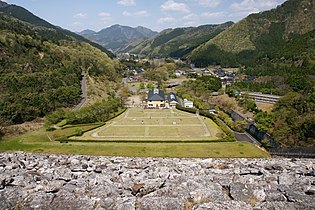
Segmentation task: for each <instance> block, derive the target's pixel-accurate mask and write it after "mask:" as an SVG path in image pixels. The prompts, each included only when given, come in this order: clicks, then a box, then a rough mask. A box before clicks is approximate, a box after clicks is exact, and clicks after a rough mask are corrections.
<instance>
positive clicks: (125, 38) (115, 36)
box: [79, 24, 157, 51]
mask: <svg viewBox="0 0 315 210" xmlns="http://www.w3.org/2000/svg"><path fill="white" fill-rule="evenodd" d="M87 32H88V33H87ZM91 32H92V31H90V30H89V31H87V30H84V31H82V32H80V33H79V34H80V35H82V36H84V37H86V38H87V39H89V40H92V41H94V42H96V43H98V44H100V45H102V46H104V47H106V48H107V49H111V50H113V51H117V50H119V49H120V48H123V47H125V46H126V45H127V44H128V43H130V42H133V41H135V40H138V39H146V38H149V37H151V36H154V35H155V34H157V32H155V31H152V30H150V29H148V28H145V27H142V26H138V27H136V28H132V27H129V26H121V25H117V24H116V25H113V26H110V27H108V28H105V29H102V30H101V31H99V32H94V33H91Z"/></svg>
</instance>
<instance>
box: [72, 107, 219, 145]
mask: <svg viewBox="0 0 315 210" xmlns="http://www.w3.org/2000/svg"><path fill="white" fill-rule="evenodd" d="M223 136H224V133H223V132H222V130H221V129H220V128H219V127H218V126H217V125H216V124H215V123H214V122H213V121H212V120H210V119H208V118H204V117H200V116H197V115H195V114H190V113H186V112H182V111H179V110H175V109H174V110H173V109H164V110H148V109H140V108H131V109H128V110H127V111H126V112H125V113H124V115H123V116H119V117H118V118H116V119H113V120H111V121H110V122H107V123H106V125H105V126H103V127H100V128H98V129H95V130H92V131H89V132H87V133H85V134H84V135H83V136H80V137H72V138H71V139H73V140H82V141H84V140H99V141H120V140H121V141H137V142H138V141H143V142H145V141H150V142H151V141H157V142H163V141H172V142H173V141H179V142H185V141H189V142H191V141H215V140H219V139H221V138H222V137H223Z"/></svg>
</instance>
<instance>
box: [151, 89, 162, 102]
mask: <svg viewBox="0 0 315 210" xmlns="http://www.w3.org/2000/svg"><path fill="white" fill-rule="evenodd" d="M147 100H148V101H164V100H165V94H164V91H163V90H159V89H156V88H155V89H154V90H149V93H148V99H147Z"/></svg>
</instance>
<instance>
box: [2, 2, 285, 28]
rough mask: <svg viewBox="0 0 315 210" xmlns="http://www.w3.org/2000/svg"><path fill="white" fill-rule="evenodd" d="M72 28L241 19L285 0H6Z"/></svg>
mask: <svg viewBox="0 0 315 210" xmlns="http://www.w3.org/2000/svg"><path fill="white" fill-rule="evenodd" d="M2 1H5V2H8V3H10V4H16V5H19V6H23V7H25V8H26V9H28V10H30V11H31V12H32V13H34V14H35V15H37V16H39V17H41V18H43V19H45V20H47V21H48V22H50V23H52V24H54V25H58V26H61V27H63V28H66V29H69V30H72V31H82V30H84V29H92V30H95V31H99V30H101V29H103V28H106V27H108V26H111V25H113V24H120V25H128V26H132V27H135V26H145V27H148V28H150V29H152V30H156V31H161V30H163V29H166V28H175V27H186V26H199V25H203V24H217V23H224V22H227V21H230V20H231V21H234V22H237V21H239V20H241V19H242V18H244V17H246V16H247V15H248V14H251V13H257V12H260V11H265V10H269V9H271V8H275V7H276V6H277V5H280V4H282V3H283V2H284V1H285V0H2Z"/></svg>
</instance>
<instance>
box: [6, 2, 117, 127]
mask: <svg viewBox="0 0 315 210" xmlns="http://www.w3.org/2000/svg"><path fill="white" fill-rule="evenodd" d="M0 7H1V8H0V9H1V11H2V12H0V32H1V33H0V119H1V122H0V123H3V121H5V122H6V123H9V124H10V123H22V122H25V121H29V120H32V119H34V118H36V117H43V116H45V115H46V114H47V113H49V112H51V111H53V110H55V109H56V108H58V107H72V106H73V105H75V104H76V103H78V101H79V100H80V98H81V87H80V80H81V74H82V71H86V72H88V74H89V75H90V76H93V77H95V78H102V79H103V80H107V81H117V80H118V78H119V77H120V74H119V72H118V71H119V64H118V63H116V62H114V61H113V60H112V59H111V58H109V57H108V56H107V54H106V53H104V52H103V51H101V50H99V49H97V48H95V47H93V46H91V45H90V44H89V43H86V42H83V41H82V40H84V39H83V38H80V36H78V35H75V36H72V34H73V33H71V32H68V31H65V30H63V29H60V28H57V27H55V26H52V25H51V24H49V23H47V22H46V21H43V20H41V19H39V18H38V17H36V16H34V15H33V14H31V13H30V12H28V11H27V10H25V9H23V8H21V7H17V6H8V5H7V4H5V3H3V2H1V4H0ZM4 10H5V13H4V12H3V11H4ZM7 14H12V16H11V15H7ZM23 14H27V15H26V16H23ZM18 17H21V19H22V20H20V19H19V18H18ZM77 37H78V38H79V39H77Z"/></svg>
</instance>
